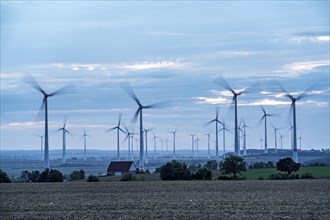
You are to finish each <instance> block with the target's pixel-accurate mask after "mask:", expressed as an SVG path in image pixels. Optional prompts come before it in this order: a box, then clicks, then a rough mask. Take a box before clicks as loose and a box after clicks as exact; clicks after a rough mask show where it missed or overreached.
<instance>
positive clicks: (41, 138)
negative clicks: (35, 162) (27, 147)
mask: <svg viewBox="0 0 330 220" xmlns="http://www.w3.org/2000/svg"><path fill="white" fill-rule="evenodd" d="M38 137H40V154H41V160H44V157H43V140H44V136H42V135H38Z"/></svg>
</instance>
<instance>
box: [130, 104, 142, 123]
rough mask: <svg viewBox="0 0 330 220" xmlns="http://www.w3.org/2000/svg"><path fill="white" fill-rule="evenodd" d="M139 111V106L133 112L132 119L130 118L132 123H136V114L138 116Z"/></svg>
mask: <svg viewBox="0 0 330 220" xmlns="http://www.w3.org/2000/svg"><path fill="white" fill-rule="evenodd" d="M140 111H141V109H140V108H139V109H138V110H137V111H136V112H135V114H134V116H133V118H132V120H131V123H133V124H135V123H136V120H137V118H138V116H139V113H140Z"/></svg>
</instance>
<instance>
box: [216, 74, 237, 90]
mask: <svg viewBox="0 0 330 220" xmlns="http://www.w3.org/2000/svg"><path fill="white" fill-rule="evenodd" d="M214 83H215V84H217V85H219V86H220V87H222V88H224V89H226V90H229V91H231V92H232V93H233V94H235V91H234V90H233V88H232V87H231V86H230V85H229V84H228V82H227V81H226V80H225V78H223V76H222V75H219V77H218V78H217V79H215V80H214Z"/></svg>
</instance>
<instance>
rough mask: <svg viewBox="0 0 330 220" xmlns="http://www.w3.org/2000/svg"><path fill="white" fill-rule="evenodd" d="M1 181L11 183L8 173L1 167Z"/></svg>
mask: <svg viewBox="0 0 330 220" xmlns="http://www.w3.org/2000/svg"><path fill="white" fill-rule="evenodd" d="M0 183H11V180H10V179H9V177H8V175H7V173H6V172H5V171H3V170H2V169H0Z"/></svg>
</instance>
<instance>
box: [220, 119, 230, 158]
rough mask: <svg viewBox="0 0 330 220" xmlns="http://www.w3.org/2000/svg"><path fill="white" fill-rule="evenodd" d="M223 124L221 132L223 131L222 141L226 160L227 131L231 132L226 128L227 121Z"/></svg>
mask: <svg viewBox="0 0 330 220" xmlns="http://www.w3.org/2000/svg"><path fill="white" fill-rule="evenodd" d="M221 124H222V128H221V129H220V131H222V141H223V159H225V158H226V131H228V132H229V130H228V129H227V127H226V123H225V121H224V122H222V123H221Z"/></svg>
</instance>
